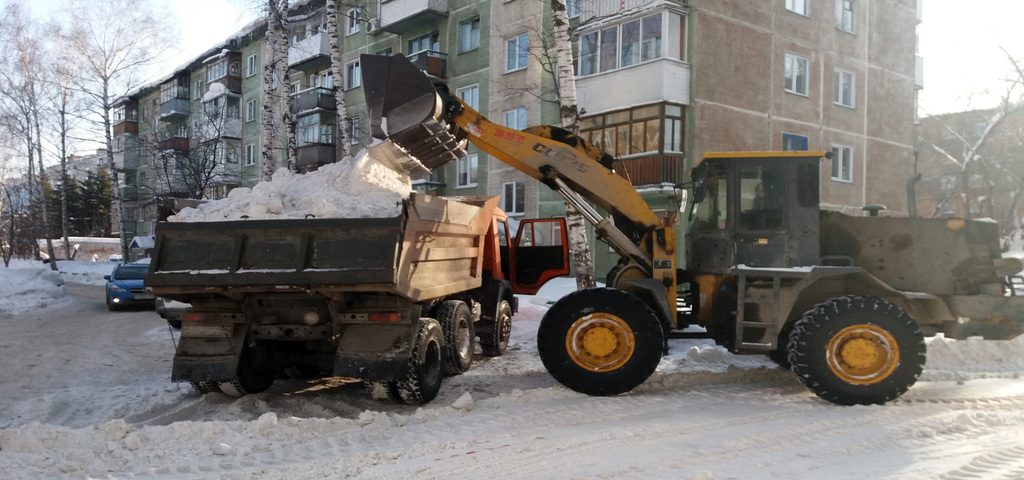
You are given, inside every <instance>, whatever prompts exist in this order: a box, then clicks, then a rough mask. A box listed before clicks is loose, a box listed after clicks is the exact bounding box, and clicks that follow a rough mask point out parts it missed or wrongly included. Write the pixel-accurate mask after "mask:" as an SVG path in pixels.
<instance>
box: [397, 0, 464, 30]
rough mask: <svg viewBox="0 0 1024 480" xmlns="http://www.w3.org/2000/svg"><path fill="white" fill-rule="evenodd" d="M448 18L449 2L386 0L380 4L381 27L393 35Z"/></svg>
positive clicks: (436, 0) (443, 0) (444, 0)
mask: <svg viewBox="0 0 1024 480" xmlns="http://www.w3.org/2000/svg"><path fill="white" fill-rule="evenodd" d="M447 16H448V1H447V0H384V1H382V2H381V3H380V26H381V28H382V29H384V30H387V31H389V32H392V33H405V32H408V31H411V30H413V29H416V28H419V27H421V26H424V25H427V24H431V23H433V22H436V21H437V20H440V19H442V18H444V17H447Z"/></svg>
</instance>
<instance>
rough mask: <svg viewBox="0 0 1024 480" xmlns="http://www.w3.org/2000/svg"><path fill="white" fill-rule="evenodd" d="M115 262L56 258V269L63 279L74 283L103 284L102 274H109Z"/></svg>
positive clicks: (104, 281)
mask: <svg viewBox="0 0 1024 480" xmlns="http://www.w3.org/2000/svg"><path fill="white" fill-rule="evenodd" d="M116 266H117V264H116V263H111V262H82V261H78V260H68V261H64V260H58V261H57V269H59V270H60V275H61V276H62V277H64V280H66V281H69V282H75V283H87V284H89V285H104V284H106V283H107V281H106V280H104V279H103V276H104V275H110V272H112V271H114V267H116Z"/></svg>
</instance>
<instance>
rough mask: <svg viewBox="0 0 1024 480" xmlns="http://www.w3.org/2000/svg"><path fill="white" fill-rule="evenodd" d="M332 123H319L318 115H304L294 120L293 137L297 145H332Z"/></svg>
mask: <svg viewBox="0 0 1024 480" xmlns="http://www.w3.org/2000/svg"><path fill="white" fill-rule="evenodd" d="M334 129H335V126H334V124H333V123H321V121H320V116H319V115H306V116H305V117H299V118H298V120H296V121H295V137H296V141H297V142H296V143H298V145H299V146H302V145H310V144H322V145H334Z"/></svg>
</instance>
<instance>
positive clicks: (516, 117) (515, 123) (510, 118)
mask: <svg viewBox="0 0 1024 480" xmlns="http://www.w3.org/2000/svg"><path fill="white" fill-rule="evenodd" d="M505 126H506V127H508V128H514V129H516V130H524V129H526V107H519V108H515V109H512V110H508V111H506V112H505Z"/></svg>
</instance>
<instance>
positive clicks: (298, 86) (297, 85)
mask: <svg viewBox="0 0 1024 480" xmlns="http://www.w3.org/2000/svg"><path fill="white" fill-rule="evenodd" d="M300 90H302V81H301V80H296V81H294V82H292V83H291V86H289V87H288V93H289V94H293V93H299V91H300Z"/></svg>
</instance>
